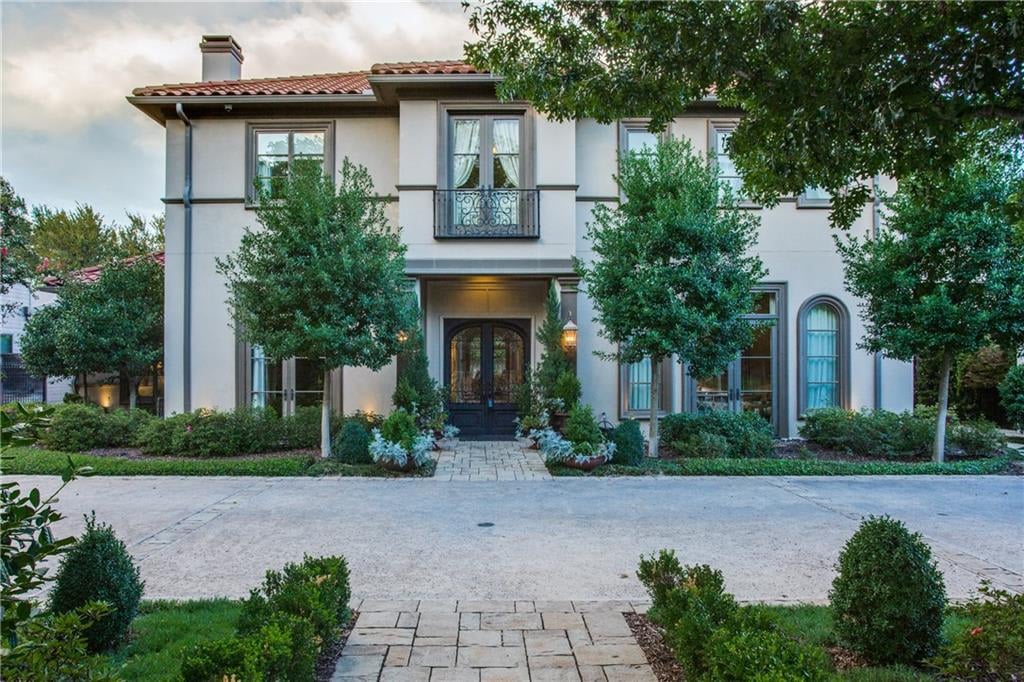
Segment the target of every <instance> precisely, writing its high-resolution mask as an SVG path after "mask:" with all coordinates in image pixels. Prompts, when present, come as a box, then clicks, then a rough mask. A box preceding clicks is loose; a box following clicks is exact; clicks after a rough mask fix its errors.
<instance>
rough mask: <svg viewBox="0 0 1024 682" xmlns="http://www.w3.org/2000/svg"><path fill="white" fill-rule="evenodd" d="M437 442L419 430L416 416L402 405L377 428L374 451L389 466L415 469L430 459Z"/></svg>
mask: <svg viewBox="0 0 1024 682" xmlns="http://www.w3.org/2000/svg"><path fill="white" fill-rule="evenodd" d="M433 446H434V439H433V438H432V437H431V436H430V435H428V434H425V433H420V432H419V431H418V430H417V428H416V419H415V417H413V416H412V415H411V414H410V413H409V412H406V411H405V410H403V409H398V410H395V411H394V412H392V413H391V414H390V415H389V416H388V418H387V419H385V420H384V423H383V424H381V426H380V428H379V429H374V430H373V440H372V441H371V442H370V455H371V456H372V457H373V461H374V462H377V463H378V464H380V465H381V466H382V467H384V468H385V469H389V470H391V471H412V470H413V469H415V468H417V467H420V466H423V465H424V464H426V463H427V462H428V461H429V460H430V455H429V454H427V453H428V452H429V451H430V450H431V449H432V448H433Z"/></svg>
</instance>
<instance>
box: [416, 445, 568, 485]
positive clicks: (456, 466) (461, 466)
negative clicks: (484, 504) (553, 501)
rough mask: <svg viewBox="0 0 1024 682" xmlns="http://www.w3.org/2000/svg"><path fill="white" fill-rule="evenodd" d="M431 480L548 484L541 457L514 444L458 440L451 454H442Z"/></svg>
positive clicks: (442, 452) (445, 451)
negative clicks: (543, 482)
mask: <svg viewBox="0 0 1024 682" xmlns="http://www.w3.org/2000/svg"><path fill="white" fill-rule="evenodd" d="M434 478H435V479H439V480H443V481H541V480H550V479H551V474H549V473H548V470H547V468H545V466H544V461H543V460H542V459H541V457H540V453H538V452H537V451H536V450H530V449H527V448H523V447H520V445H519V444H518V443H517V442H516V441H465V440H460V441H459V443H458V445H456V446H455V449H454V450H442V451H441V452H440V453H439V455H438V459H437V469H436V470H435V471H434Z"/></svg>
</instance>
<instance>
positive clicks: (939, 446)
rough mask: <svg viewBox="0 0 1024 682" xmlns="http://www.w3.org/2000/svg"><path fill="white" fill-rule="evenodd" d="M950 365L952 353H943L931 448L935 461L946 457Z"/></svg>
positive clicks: (951, 363)
mask: <svg viewBox="0 0 1024 682" xmlns="http://www.w3.org/2000/svg"><path fill="white" fill-rule="evenodd" d="M952 366H953V354H952V353H945V354H944V355H943V356H942V369H941V370H939V416H938V421H937V422H936V423H935V446H934V447H933V448H932V459H933V460H934V461H936V462H941V461H943V460H944V459H945V457H946V412H947V411H948V409H949V371H950V368H952Z"/></svg>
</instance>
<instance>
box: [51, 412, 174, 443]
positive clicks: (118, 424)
mask: <svg viewBox="0 0 1024 682" xmlns="http://www.w3.org/2000/svg"><path fill="white" fill-rule="evenodd" d="M153 421H156V417H154V416H153V415H151V414H149V413H148V412H146V411H145V410H138V409H136V410H113V411H111V412H104V411H103V409H102V408H99V407H97V406H95V405H86V404H84V403H78V404H67V405H61V406H59V407H58V408H57V409H56V410H54V414H53V418H52V421H51V423H50V428H49V430H47V431H46V432H45V433H44V434H43V437H42V440H43V443H44V444H45V445H46V446H47V447H50V448H53V449H55V450H64V451H67V452H82V451H84V450H93V449H96V448H117V447H130V446H132V445H134V444H135V441H136V438H137V434H138V433H139V432H140V431H141V430H142V429H144V428H145V426H146V425H147V424H149V423H151V422H153Z"/></svg>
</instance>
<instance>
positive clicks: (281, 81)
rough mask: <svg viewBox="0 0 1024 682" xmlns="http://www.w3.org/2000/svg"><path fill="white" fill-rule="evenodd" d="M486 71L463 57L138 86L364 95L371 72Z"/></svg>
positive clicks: (149, 91) (138, 92)
mask: <svg viewBox="0 0 1024 682" xmlns="http://www.w3.org/2000/svg"><path fill="white" fill-rule="evenodd" d="M471 73H486V72H485V71H478V70H477V69H476V67H474V66H473V65H472V64H467V63H465V62H461V61H434V62H394V63H384V64H374V65H373V66H372V67H370V70H369V71H350V72H347V73H321V74H313V75H309V76H282V77H278V78H249V79H242V80H236V81H206V82H201V83H172V84H167V85H150V86H146V87H142V88H135V89H134V90H132V94H133V95H135V96H136V97H143V96H146V97H182V96H187V97H193V96H195V97H202V96H240V95H361V94H363V93H365V92H366V91H367V90H369V89H370V82H369V80H368V78H369V76H371V75H373V76H384V75H387V76H395V75H410V76H411V75H453V74H471Z"/></svg>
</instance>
